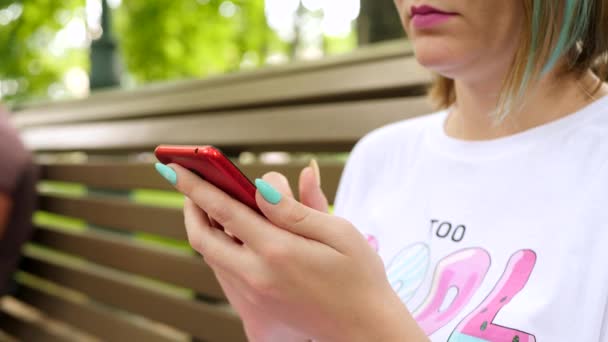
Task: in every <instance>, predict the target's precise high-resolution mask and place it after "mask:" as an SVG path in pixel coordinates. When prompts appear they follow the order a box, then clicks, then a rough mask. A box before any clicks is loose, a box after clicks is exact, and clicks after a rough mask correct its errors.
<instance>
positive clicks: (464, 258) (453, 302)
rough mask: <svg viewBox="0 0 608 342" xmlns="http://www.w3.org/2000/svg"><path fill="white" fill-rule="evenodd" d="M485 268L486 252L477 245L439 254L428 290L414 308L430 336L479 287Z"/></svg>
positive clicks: (487, 257) (487, 256)
mask: <svg viewBox="0 0 608 342" xmlns="http://www.w3.org/2000/svg"><path fill="white" fill-rule="evenodd" d="M489 268H490V255H489V254H488V252H486V251H485V250H484V249H481V248H470V249H464V250H460V251H458V252H455V253H453V254H450V255H448V256H447V257H445V258H443V259H442V260H441V261H440V262H439V263H438V264H437V267H436V268H435V275H434V277H433V283H432V285H431V291H430V292H429V294H428V295H427V297H426V300H425V301H424V303H423V304H422V305H421V306H420V307H419V308H418V309H417V310H416V311H415V312H414V318H415V319H416V321H417V322H418V324H419V325H420V327H421V328H422V330H424V332H425V333H426V334H427V335H429V336H430V335H431V334H433V333H434V332H436V331H437V330H439V329H441V328H442V327H443V326H445V325H446V324H448V323H449V322H450V321H451V320H452V319H454V317H456V315H458V313H460V312H461V311H462V309H463V308H464V307H465V306H466V305H467V304H468V303H469V301H470V300H471V297H473V295H474V294H475V292H476V291H477V289H479V286H481V283H482V281H483V279H484V278H485V276H486V274H487V273H488V269H489ZM450 297H453V298H450Z"/></svg>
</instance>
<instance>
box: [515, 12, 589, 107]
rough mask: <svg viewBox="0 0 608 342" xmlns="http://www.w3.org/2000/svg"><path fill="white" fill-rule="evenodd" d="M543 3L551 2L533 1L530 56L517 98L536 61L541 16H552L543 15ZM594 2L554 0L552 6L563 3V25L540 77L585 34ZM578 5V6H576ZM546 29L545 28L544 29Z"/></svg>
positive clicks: (527, 81)
mask: <svg viewBox="0 0 608 342" xmlns="http://www.w3.org/2000/svg"><path fill="white" fill-rule="evenodd" d="M543 1H552V0H535V1H534V5H533V9H532V11H533V13H532V45H531V47H530V54H529V55H528V62H527V65H526V72H525V73H524V77H523V81H522V85H521V88H520V91H519V96H521V95H522V94H523V91H524V90H525V89H526V87H527V85H528V83H529V82H530V78H531V77H532V73H533V70H534V66H535V63H536V60H537V58H538V50H539V40H538V38H539V35H540V30H541V29H542V28H541V27H540V22H541V18H542V16H543V15H553V13H544V12H543V11H542V7H541V4H542V2H543ZM593 1H594V0H554V5H555V6H559V5H560V4H562V3H564V5H565V8H564V16H563V24H562V27H561V29H560V32H559V37H558V40H557V44H556V46H555V47H554V48H553V51H552V52H551V55H550V56H549V58H548V60H547V62H546V63H545V65H544V66H543V68H542V71H541V75H545V74H546V73H548V72H549V71H551V70H552V69H553V68H554V67H555V65H556V64H557V62H558V61H559V59H560V58H561V57H562V56H563V55H564V54H565V53H567V52H568V51H569V50H570V49H571V48H572V47H574V45H575V44H576V42H577V41H578V40H579V39H580V38H581V37H582V36H583V35H584V34H585V32H586V31H587V29H588V27H589V19H590V17H591V8H592V6H591V5H592V4H593ZM577 4H578V6H577ZM545 29H546V28H545Z"/></svg>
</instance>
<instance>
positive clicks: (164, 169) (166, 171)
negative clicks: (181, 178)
mask: <svg viewBox="0 0 608 342" xmlns="http://www.w3.org/2000/svg"><path fill="white" fill-rule="evenodd" d="M154 167H156V171H158V173H160V175H161V176H163V177H164V178H165V179H166V180H167V181H168V182H169V183H171V185H175V184H177V173H175V171H174V170H173V169H172V168H170V167H168V166H167V165H165V164H161V163H156V164H154Z"/></svg>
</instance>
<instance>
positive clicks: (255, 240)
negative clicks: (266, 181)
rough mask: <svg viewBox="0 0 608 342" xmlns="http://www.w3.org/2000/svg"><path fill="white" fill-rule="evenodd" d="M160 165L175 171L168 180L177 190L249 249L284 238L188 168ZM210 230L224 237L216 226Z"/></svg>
mask: <svg viewBox="0 0 608 342" xmlns="http://www.w3.org/2000/svg"><path fill="white" fill-rule="evenodd" d="M157 168H159V166H157ZM160 168H161V169H164V170H163V171H164V172H171V173H173V174H174V176H173V178H172V179H171V180H172V184H174V185H175V187H176V188H177V190H179V191H180V192H181V193H183V194H185V195H186V197H188V198H190V199H191V200H192V201H193V202H194V203H195V204H196V205H197V206H198V207H199V208H201V209H202V210H203V211H204V212H206V213H207V215H209V217H211V218H213V220H214V221H216V223H217V224H219V225H221V226H222V227H224V229H225V230H226V231H228V232H230V233H231V234H233V235H234V236H236V237H237V238H238V239H239V240H241V241H243V242H244V243H245V244H246V245H247V246H249V247H250V248H252V249H254V250H263V249H264V248H265V246H267V245H268V244H271V243H280V239H281V237H284V235H285V232H284V231H282V230H281V229H276V228H275V227H274V226H273V225H272V224H270V223H269V222H268V220H266V219H265V218H264V217H262V216H261V215H260V214H258V213H257V212H255V211H254V210H253V209H251V208H249V207H248V206H247V205H245V204H243V203H241V202H239V201H237V200H235V199H234V198H232V197H230V196H229V195H228V194H226V193H225V192H223V191H222V190H220V189H218V188H217V187H215V186H214V185H213V184H211V183H209V182H207V181H206V180H204V179H202V178H200V177H198V176H197V175H195V174H194V173H192V172H190V171H188V170H187V169H185V168H183V167H181V166H179V165H177V164H170V165H167V166H162V164H161V166H160ZM167 169H168V170H167ZM213 230H214V231H215V232H218V233H221V234H223V236H225V234H224V233H222V232H219V231H218V230H217V229H213ZM215 232H214V233H215Z"/></svg>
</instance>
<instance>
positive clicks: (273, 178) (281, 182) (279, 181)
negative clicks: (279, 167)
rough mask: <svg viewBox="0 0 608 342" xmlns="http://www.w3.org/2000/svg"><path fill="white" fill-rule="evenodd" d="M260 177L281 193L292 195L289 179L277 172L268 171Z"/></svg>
mask: <svg viewBox="0 0 608 342" xmlns="http://www.w3.org/2000/svg"><path fill="white" fill-rule="evenodd" d="M262 179H263V180H265V181H266V182H268V183H269V184H270V185H272V186H273V187H274V188H275V189H277V190H278V191H280V192H281V193H282V194H283V195H285V196H289V197H291V198H293V197H294V196H293V192H292V191H291V187H290V186H289V181H288V180H287V178H286V177H285V176H283V175H282V174H280V173H278V172H268V173H266V174H265V175H264V176H263V177H262Z"/></svg>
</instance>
